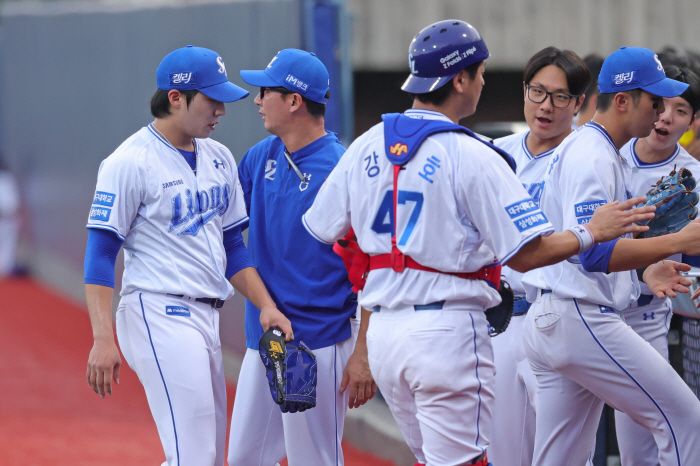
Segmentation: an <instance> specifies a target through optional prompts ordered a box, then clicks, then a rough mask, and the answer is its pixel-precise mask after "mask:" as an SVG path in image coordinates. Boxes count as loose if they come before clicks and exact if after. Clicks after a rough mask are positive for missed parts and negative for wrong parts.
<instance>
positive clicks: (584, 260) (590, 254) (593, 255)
mask: <svg viewBox="0 0 700 466" xmlns="http://www.w3.org/2000/svg"><path fill="white" fill-rule="evenodd" d="M619 239H620V238H616V239H614V240H612V241H608V242H607V243H597V244H594V245H593V247H592V248H590V249H589V250H588V251H585V252H582V253H581V254H579V255H578V257H579V259H581V265H582V266H583V268H584V269H585V270H586V272H604V273H608V266H609V265H610V256H612V252H613V248H615V243H617V241H618V240H619Z"/></svg>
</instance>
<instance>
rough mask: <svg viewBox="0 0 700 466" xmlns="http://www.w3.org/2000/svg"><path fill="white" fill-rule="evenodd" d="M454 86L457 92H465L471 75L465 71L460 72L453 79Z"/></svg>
mask: <svg viewBox="0 0 700 466" xmlns="http://www.w3.org/2000/svg"><path fill="white" fill-rule="evenodd" d="M452 84H453V85H454V88H455V90H456V91H457V92H459V93H462V92H464V90H465V88H466V86H467V85H468V84H469V75H468V74H467V72H466V71H464V70H462V71H460V72H459V73H457V74H456V75H455V77H454V78H452Z"/></svg>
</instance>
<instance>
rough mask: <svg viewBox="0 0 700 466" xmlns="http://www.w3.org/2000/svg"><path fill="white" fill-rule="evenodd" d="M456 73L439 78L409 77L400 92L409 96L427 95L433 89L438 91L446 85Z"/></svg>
mask: <svg viewBox="0 0 700 466" xmlns="http://www.w3.org/2000/svg"><path fill="white" fill-rule="evenodd" d="M456 75H457V73H455V74H453V75H452V76H440V77H436V78H419V77H416V76H413V75H410V76H409V77H408V79H406V82H405V83H403V86H401V90H402V91H406V92H410V93H411V94H427V93H428V92H432V91H434V90H435V89H440V88H441V87H442V86H444V85H445V84H447V81H449V80H450V79H452V78H454V77H455V76H456Z"/></svg>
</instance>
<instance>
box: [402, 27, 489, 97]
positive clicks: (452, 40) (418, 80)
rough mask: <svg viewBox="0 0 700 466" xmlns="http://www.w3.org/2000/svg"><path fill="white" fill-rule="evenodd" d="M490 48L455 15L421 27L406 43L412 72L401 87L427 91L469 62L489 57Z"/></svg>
mask: <svg viewBox="0 0 700 466" xmlns="http://www.w3.org/2000/svg"><path fill="white" fill-rule="evenodd" d="M489 56H490V54H489V49H488V48H487V47H486V43H485V42H484V39H482V38H481V35H480V34H479V31H477V30H476V29H475V28H474V26H472V25H471V24H469V23H467V22H464V21H460V20H457V19H447V20H444V21H438V22H437V23H433V24H431V25H430V26H428V27H426V28H424V29H423V30H422V31H420V32H419V33H418V34H416V37H414V38H413V40H412V41H411V45H409V47H408V65H409V66H410V67H411V75H410V76H409V77H408V79H406V82H404V83H403V86H401V90H403V91H406V92H410V93H412V94H426V93H428V92H432V91H434V90H435V89H439V88H441V87H442V86H444V85H445V84H447V83H448V82H449V81H450V79H452V78H454V77H455V76H456V75H457V73H459V72H460V71H462V70H463V69H464V68H466V67H467V66H469V65H472V64H474V63H477V62H480V61H483V60H486V59H487V58H489Z"/></svg>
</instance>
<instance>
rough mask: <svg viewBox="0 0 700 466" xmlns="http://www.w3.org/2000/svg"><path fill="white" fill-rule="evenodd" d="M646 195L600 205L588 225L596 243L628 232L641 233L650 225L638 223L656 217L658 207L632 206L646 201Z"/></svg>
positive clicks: (610, 239)
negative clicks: (655, 212)
mask: <svg viewBox="0 0 700 466" xmlns="http://www.w3.org/2000/svg"><path fill="white" fill-rule="evenodd" d="M646 199H647V198H646V196H639V197H634V198H632V199H628V200H626V201H625V202H619V201H614V202H608V203H607V204H603V205H602V206H600V207H598V208H597V209H596V210H595V212H594V213H593V217H592V218H591V221H590V222H589V223H588V225H586V226H587V227H588V229H589V230H590V231H591V233H592V234H593V238H594V239H595V242H596V243H605V242H606V241H612V240H614V239H615V238H619V237H620V236H622V235H625V234H627V233H641V232H643V231H647V230H648V229H649V227H648V226H640V225H637V222H641V221H644V220H649V219H652V218H654V211H655V210H656V207H654V206H648V207H637V208H636V209H633V208H632V207H634V206H636V205H638V204H642V203H644V202H646Z"/></svg>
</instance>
